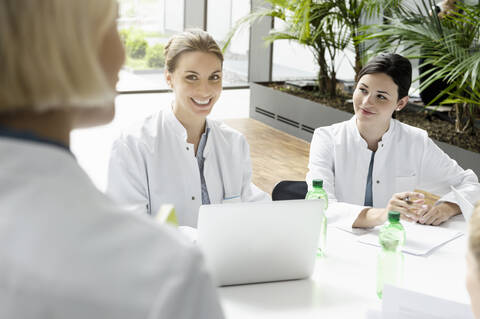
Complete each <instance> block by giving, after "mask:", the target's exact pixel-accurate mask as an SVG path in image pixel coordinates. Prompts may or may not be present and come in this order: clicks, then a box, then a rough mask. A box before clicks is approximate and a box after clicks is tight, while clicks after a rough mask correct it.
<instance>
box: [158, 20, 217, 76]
mask: <svg viewBox="0 0 480 319" xmlns="http://www.w3.org/2000/svg"><path fill="white" fill-rule="evenodd" d="M194 51H201V52H205V53H213V54H215V55H216V56H217V57H218V59H219V60H220V61H221V62H222V64H223V54H222V50H220V48H219V46H218V44H217V42H215V40H214V39H213V38H212V36H211V35H210V34H208V33H207V32H206V31H203V30H201V29H191V30H187V31H185V32H182V33H178V34H175V35H173V36H172V37H171V38H170V39H169V40H168V43H167V45H166V46H165V66H166V68H167V71H168V72H170V73H172V72H174V71H175V69H176V67H177V63H178V59H179V57H180V55H181V54H182V53H185V52H194Z"/></svg>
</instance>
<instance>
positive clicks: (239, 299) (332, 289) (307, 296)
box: [218, 215, 469, 319]
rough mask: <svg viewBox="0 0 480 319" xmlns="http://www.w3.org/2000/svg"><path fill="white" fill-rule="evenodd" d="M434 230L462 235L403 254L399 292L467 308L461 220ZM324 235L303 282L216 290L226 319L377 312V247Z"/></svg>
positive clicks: (336, 233)
mask: <svg viewBox="0 0 480 319" xmlns="http://www.w3.org/2000/svg"><path fill="white" fill-rule="evenodd" d="M439 227H447V228H449V229H455V230H461V231H463V232H464V233H465V234H464V235H462V236H461V237H458V238H456V239H454V240H452V241H450V242H447V243H446V244H444V245H443V246H440V247H438V248H436V249H434V250H433V251H432V252H430V253H429V254H428V255H426V256H414V255H409V254H405V255H404V256H405V259H404V280H403V288H406V289H409V290H413V291H417V292H421V293H425V294H427V295H431V296H436V297H441V298H445V299H448V300H452V301H457V302H461V303H465V304H467V303H469V297H468V293H467V291H466V288H465V271H466V270H465V252H466V249H467V234H466V233H467V225H466V222H465V220H464V219H463V216H462V215H458V216H455V217H454V218H452V219H451V220H449V221H447V222H446V223H444V224H443V225H442V226H439ZM327 234H328V237H327V250H326V256H324V257H317V258H316V264H315V271H314V273H313V275H312V276H311V277H310V278H308V279H303V280H292V281H282V282H271V283H259V284H247V285H238V286H227V287H220V288H218V292H219V295H220V299H221V303H222V306H223V309H224V312H225V315H226V318H229V319H230V318H232V319H233V318H242V319H245V318H262V319H266V318H276V319H278V318H367V313H370V312H372V311H374V312H375V311H377V312H379V311H380V310H381V300H380V299H379V298H378V297H377V295H376V271H377V269H376V268H377V254H378V252H379V250H380V248H379V247H375V246H371V245H366V244H363V243H360V242H358V235H355V234H352V233H349V232H346V231H344V230H341V229H339V228H337V227H336V226H335V225H329V226H328V231H327ZM407 236H408V233H407ZM272 267H275V265H272Z"/></svg>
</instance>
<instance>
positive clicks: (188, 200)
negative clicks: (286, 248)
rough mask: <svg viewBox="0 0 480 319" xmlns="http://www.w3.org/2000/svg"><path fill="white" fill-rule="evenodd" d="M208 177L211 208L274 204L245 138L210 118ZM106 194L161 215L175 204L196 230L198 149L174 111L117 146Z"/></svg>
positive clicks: (137, 128) (156, 117) (120, 140)
mask: <svg viewBox="0 0 480 319" xmlns="http://www.w3.org/2000/svg"><path fill="white" fill-rule="evenodd" d="M207 125H208V127H209V129H210V131H209V134H208V139H207V143H206V145H205V149H204V151H203V156H204V157H205V162H204V172H203V173H204V177H205V183H206V185H207V190H208V195H209V198H210V203H211V204H219V203H227V202H234V201H244V202H247V201H259V200H269V196H268V194H266V193H265V192H263V191H261V190H260V189H258V188H257V187H256V186H255V185H254V184H252V182H251V178H252V167H251V163H250V150H249V146H248V143H247V141H246V140H245V137H244V136H243V135H242V134H241V133H239V132H238V131H236V130H234V129H232V128H230V127H228V126H227V125H225V124H223V123H220V122H216V121H213V120H210V119H207ZM107 194H108V195H110V196H111V197H112V198H113V199H114V200H116V201H117V202H118V203H120V204H124V205H129V206H136V207H141V210H143V211H144V212H148V213H150V214H154V215H155V214H156V213H157V212H158V210H159V208H160V206H161V205H162V204H166V203H171V204H174V206H175V211H176V214H177V219H178V222H179V224H180V225H182V226H190V227H197V218H198V209H199V207H200V205H201V204H202V193H201V181H200V171H199V167H198V161H197V159H196V157H195V150H194V145H193V144H190V143H188V142H187V131H186V130H185V128H184V127H183V126H182V124H181V123H180V122H179V121H178V119H177V118H176V117H175V115H174V114H173V112H172V110H171V108H166V109H164V110H162V111H160V112H159V113H157V114H155V115H152V116H150V117H148V118H147V119H146V120H145V122H144V123H143V124H142V125H140V126H138V125H137V126H134V127H132V128H131V129H130V130H129V131H128V132H125V133H123V134H122V135H121V136H120V137H119V138H118V139H117V140H116V141H115V142H114V144H113V147H112V152H111V156H110V164H109V172H108V185H107Z"/></svg>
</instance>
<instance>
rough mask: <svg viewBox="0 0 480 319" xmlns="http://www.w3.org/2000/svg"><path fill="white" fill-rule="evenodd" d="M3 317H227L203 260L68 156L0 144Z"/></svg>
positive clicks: (51, 149)
mask: <svg viewBox="0 0 480 319" xmlns="http://www.w3.org/2000/svg"><path fill="white" fill-rule="evenodd" d="M0 154H1V156H0V318H22V319H29V318H32V319H33V318H35V319H41V318H48V319H56V318H58V319H60V318H69V319H75V318H79V319H80V318H81V319H85V318H115V319H122V318H125V319H127V318H129V319H130V318H145V319H147V318H149V319H150V318H152V319H153V318H222V317H223V314H222V310H221V308H220V305H219V301H218V296H217V294H216V291H215V288H214V287H213V285H212V283H211V281H210V277H209V275H208V274H207V272H206V270H205V267H204V264H203V260H202V257H201V255H200V253H199V251H198V249H197V248H195V247H193V246H192V245H191V244H190V243H189V242H188V241H186V240H185V239H184V238H182V237H181V236H180V234H179V233H178V232H177V231H176V230H174V229H172V228H167V227H165V226H160V225H157V224H155V223H153V222H152V220H151V219H150V218H147V217H148V216H138V215H134V214H131V213H128V212H124V211H122V210H120V209H118V208H117V206H116V205H114V204H113V203H112V201H111V200H110V199H108V198H107V197H106V196H105V195H104V194H102V193H101V192H100V191H98V190H97V189H96V188H95V186H94V185H93V183H92V182H91V180H90V179H89V178H88V176H87V175H86V174H85V172H84V171H83V170H82V169H81V168H80V167H79V166H78V164H77V162H76V161H75V158H74V157H73V155H72V154H71V153H69V152H68V151H66V150H64V149H62V148H60V147H58V146H52V145H48V144H41V143H38V142H32V141H22V140H19V139H14V138H4V137H3V138H0Z"/></svg>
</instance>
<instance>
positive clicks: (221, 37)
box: [207, 0, 250, 87]
mask: <svg viewBox="0 0 480 319" xmlns="http://www.w3.org/2000/svg"><path fill="white" fill-rule="evenodd" d="M207 3H208V4H207V31H208V32H209V33H210V34H211V35H212V36H213V38H214V39H215V41H217V43H218V44H219V45H220V47H223V45H224V44H225V39H226V37H227V34H228V32H229V31H230V30H231V28H232V27H233V26H234V25H235V22H236V21H237V20H238V19H240V18H241V17H243V16H245V15H247V14H248V13H249V12H250V1H249V0H208V1H207ZM248 45H249V28H248V27H244V28H241V29H240V30H239V31H238V32H237V34H236V35H235V36H234V37H233V38H232V41H231V42H230V45H229V47H228V49H227V51H226V52H225V54H224V62H223V71H224V72H223V74H224V75H223V86H224V87H225V86H227V87H228V86H230V87H231V86H239V85H240V86H241V85H246V84H248Z"/></svg>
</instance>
